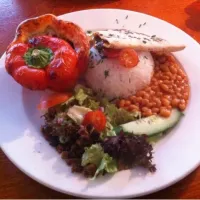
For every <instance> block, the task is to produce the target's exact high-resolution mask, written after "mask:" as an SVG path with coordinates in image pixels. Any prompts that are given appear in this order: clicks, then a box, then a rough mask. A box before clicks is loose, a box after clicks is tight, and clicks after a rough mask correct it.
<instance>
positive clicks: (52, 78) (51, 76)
mask: <svg viewBox="0 0 200 200" xmlns="http://www.w3.org/2000/svg"><path fill="white" fill-rule="evenodd" d="M49 78H50V80H55V79H56V78H57V74H56V72H54V71H50V72H49Z"/></svg>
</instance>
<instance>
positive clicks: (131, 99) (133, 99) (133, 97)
mask: <svg viewBox="0 0 200 200" xmlns="http://www.w3.org/2000/svg"><path fill="white" fill-rule="evenodd" d="M129 99H130V101H131V102H132V103H136V101H137V97H136V96H130V97H129Z"/></svg>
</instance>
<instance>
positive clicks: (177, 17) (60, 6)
mask: <svg viewBox="0 0 200 200" xmlns="http://www.w3.org/2000/svg"><path fill="white" fill-rule="evenodd" d="M70 2H73V3H70ZM92 8H120V9H129V10H133V11H138V12H143V13H147V14H150V15H153V16H156V17H159V18H161V19H164V20H166V21H168V22H170V23H172V24H174V25H175V26H177V27H179V28H181V29H182V30H184V31H185V32H186V33H188V34H189V35H191V36H192V37H193V38H194V39H196V40H197V41H200V33H199V32H200V1H199V0H198V1H195V0H165V1H161V0H71V1H69V0H0V55H1V54H3V52H4V51H5V49H6V47H7V45H8V44H9V42H10V41H11V40H12V39H13V36H14V33H15V29H16V26H17V25H18V24H19V22H21V21H22V20H24V19H26V18H29V17H33V16H37V15H41V14H45V13H53V14H55V15H61V14H64V13H68V12H72V11H77V10H83V9H92ZM194 153H198V154H199V152H194ZM0 198H35V199H39V198H70V196H68V195H64V194H61V193H58V192H55V191H53V190H51V189H48V188H46V187H44V186H42V185H40V184H39V183H37V182H35V181H33V180H32V179H30V178H29V177H28V176H26V175H24V174H23V173H22V172H21V171H19V170H18V169H17V168H16V167H15V166H14V165H13V164H12V163H11V162H10V161H9V160H8V158H6V156H5V155H4V153H3V152H2V151H1V150H0ZM71 198H72V197H71ZM145 198H200V168H198V169H197V170H196V171H194V172H193V173H192V174H190V175H189V176H187V177H186V178H185V179H184V180H182V181H180V182H179V183H177V184H175V185H173V186H171V187H169V188H167V189H165V190H162V191H160V192H157V193H154V194H152V195H148V196H145Z"/></svg>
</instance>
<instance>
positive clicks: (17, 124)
mask: <svg viewBox="0 0 200 200" xmlns="http://www.w3.org/2000/svg"><path fill="white" fill-rule="evenodd" d="M127 15H128V19H126V16H127ZM61 18H62V19H65V20H70V21H73V22H75V23H77V24H79V25H80V26H82V27H83V28H84V29H85V30H87V29H89V30H93V29H105V28H127V29H131V30H134V31H139V32H145V33H148V34H150V35H158V36H160V37H163V38H165V39H167V40H170V41H179V42H182V43H184V44H185V45H186V46H187V48H186V49H185V50H184V51H181V52H179V53H176V54H175V56H176V57H177V58H178V60H179V61H180V62H181V64H182V65H183V67H184V69H185V70H186V72H187V74H188V77H189V80H190V84H191V99H190V103H189V106H188V109H187V112H186V115H185V117H184V118H183V119H182V121H181V123H180V124H179V125H178V126H176V127H175V128H174V129H173V130H172V131H171V132H170V133H169V134H168V135H167V136H166V137H165V138H164V139H163V140H161V141H159V142H158V143H157V145H156V146H155V155H154V157H155V158H154V162H155V163H156V165H157V172H156V173H155V174H149V173H145V171H142V170H141V169H133V170H126V171H122V172H119V173H116V174H115V175H113V176H109V175H106V176H105V177H102V178H99V179H97V180H96V181H88V180H87V179H85V178H83V177H81V176H80V175H75V174H72V173H71V171H70V168H69V167H68V166H67V165H66V164H65V163H64V161H62V160H61V158H60V156H59V155H58V154H57V152H56V151H55V150H54V149H53V148H52V147H51V146H49V144H48V143H47V142H46V141H45V140H44V139H43V137H42V136H41V133H40V124H41V120H40V118H39V117H40V116H39V112H38V111H37V109H36V105H37V103H38V101H39V97H40V95H41V92H33V91H29V90H27V89H23V88H22V87H21V86H20V85H18V84H17V83H15V82H14V80H13V79H12V78H11V77H10V76H9V75H8V74H7V73H6V72H5V69H4V57H2V59H1V61H0V66H1V68H0V91H1V97H0V122H1V136H0V142H1V147H2V149H3V151H4V152H5V154H6V155H7V156H8V157H9V159H10V160H11V161H12V162H13V163H14V164H15V165H16V166H17V167H18V168H19V169H21V170H22V171H23V172H24V173H26V174H27V175H28V176H30V177H32V178H33V179H35V180H36V181H38V182H40V183H42V184H44V185H46V186H48V187H50V188H52V189H55V190H57V191H60V192H64V193H68V194H72V195H77V196H82V197H101V198H103V197H122V198H123V197H136V196H140V195H145V194H149V193H152V192H155V191H158V190H160V189H163V188H165V187H167V186H169V185H171V184H173V183H175V182H177V181H178V180H180V179H182V178H183V177H185V176H186V175H187V174H189V173H190V172H192V170H194V169H195V168H196V167H197V166H198V165H199V163H200V156H199V152H200V134H199V128H200V126H199V111H200V92H199V89H198V88H199V86H200V79H199V77H200V66H199V63H200V56H199V54H200V47H199V44H198V43H197V42H195V41H194V40H193V39H192V38H191V37H190V36H188V35H187V34H186V33H184V32H183V31H181V30H180V29H178V28H176V27H174V26H173V25H171V24H169V23H167V22H164V21H162V20H160V19H157V18H155V17H152V16H149V15H145V14H141V13H137V12H132V11H125V10H111V9H108V10H107V9H103V10H86V11H80V12H75V13H70V14H66V15H63V16H61ZM116 19H117V20H118V22H119V23H117V22H116ZM144 23H146V25H143V24H144ZM140 24H142V26H141V27H140V28H139V25H140Z"/></svg>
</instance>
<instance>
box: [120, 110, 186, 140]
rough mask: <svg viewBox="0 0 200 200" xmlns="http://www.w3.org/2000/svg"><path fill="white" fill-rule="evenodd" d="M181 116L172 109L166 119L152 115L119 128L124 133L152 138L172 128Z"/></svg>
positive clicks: (181, 114)
mask: <svg viewBox="0 0 200 200" xmlns="http://www.w3.org/2000/svg"><path fill="white" fill-rule="evenodd" d="M182 116H183V113H182V112H180V111H179V110H177V109H173V110H172V113H171V115H170V117H168V118H164V117H160V116H158V115H152V116H150V117H146V118H141V119H138V120H136V121H132V122H129V123H126V124H122V125H121V127H122V129H123V131H125V132H129V133H133V134H136V135H141V134H146V135H148V136H152V135H155V134H157V133H161V132H164V131H166V130H167V129H169V128H172V127H173V126H174V125H176V124H177V123H178V122H179V120H180V119H181V117H182Z"/></svg>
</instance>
